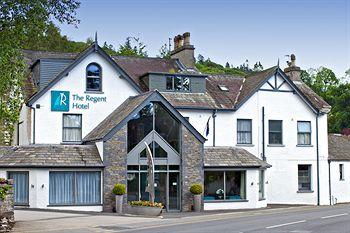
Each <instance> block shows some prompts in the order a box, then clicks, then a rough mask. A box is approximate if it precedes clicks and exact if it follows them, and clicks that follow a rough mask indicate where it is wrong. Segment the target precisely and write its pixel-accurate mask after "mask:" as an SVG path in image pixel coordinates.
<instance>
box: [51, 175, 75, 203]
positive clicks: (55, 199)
mask: <svg viewBox="0 0 350 233" xmlns="http://www.w3.org/2000/svg"><path fill="white" fill-rule="evenodd" d="M49 179H50V180H49V182H50V185H49V186H50V188H49V199H50V204H73V202H74V193H73V191H74V187H73V179H74V173H73V172H50V178H49Z"/></svg>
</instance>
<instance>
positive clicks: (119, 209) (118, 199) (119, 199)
mask: <svg viewBox="0 0 350 233" xmlns="http://www.w3.org/2000/svg"><path fill="white" fill-rule="evenodd" d="M123 197H124V196H123V195H115V212H116V213H118V214H122V213H123Z"/></svg>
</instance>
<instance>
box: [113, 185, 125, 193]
mask: <svg viewBox="0 0 350 233" xmlns="http://www.w3.org/2000/svg"><path fill="white" fill-rule="evenodd" d="M112 192H113V194H114V195H124V194H125V193H126V188H125V184H115V185H114V188H113V191H112Z"/></svg>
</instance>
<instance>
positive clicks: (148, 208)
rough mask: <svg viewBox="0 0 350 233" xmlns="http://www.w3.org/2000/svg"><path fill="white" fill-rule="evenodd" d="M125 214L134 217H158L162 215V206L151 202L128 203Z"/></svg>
mask: <svg viewBox="0 0 350 233" xmlns="http://www.w3.org/2000/svg"><path fill="white" fill-rule="evenodd" d="M128 204H129V205H128V210H127V213H129V214H134V215H147V216H159V215H160V214H161V213H162V209H163V204H162V203H157V202H151V201H130V202H129V203H128Z"/></svg>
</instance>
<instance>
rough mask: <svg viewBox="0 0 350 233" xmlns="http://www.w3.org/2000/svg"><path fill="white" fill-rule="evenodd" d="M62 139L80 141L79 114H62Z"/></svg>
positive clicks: (64, 140)
mask: <svg viewBox="0 0 350 233" xmlns="http://www.w3.org/2000/svg"><path fill="white" fill-rule="evenodd" d="M62 141H63V142H80V141H81V114H63V135H62Z"/></svg>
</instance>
